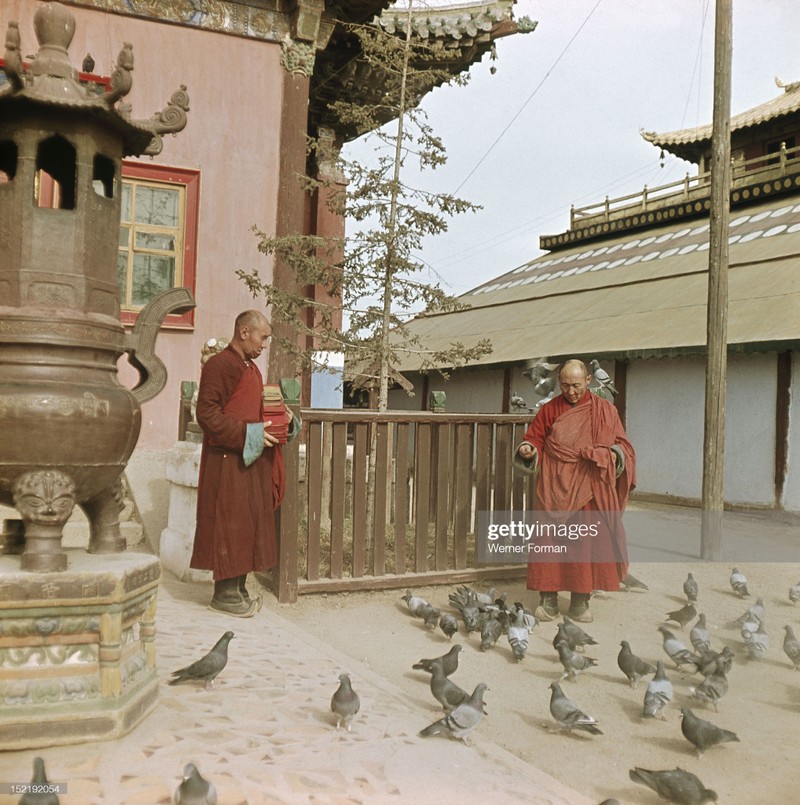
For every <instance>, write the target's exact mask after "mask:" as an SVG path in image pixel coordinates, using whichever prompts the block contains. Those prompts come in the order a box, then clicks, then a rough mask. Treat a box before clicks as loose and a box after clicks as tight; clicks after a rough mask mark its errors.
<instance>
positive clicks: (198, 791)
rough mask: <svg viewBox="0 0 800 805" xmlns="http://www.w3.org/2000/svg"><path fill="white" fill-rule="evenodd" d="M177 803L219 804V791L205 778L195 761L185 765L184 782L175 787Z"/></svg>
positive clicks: (175, 800)
mask: <svg viewBox="0 0 800 805" xmlns="http://www.w3.org/2000/svg"><path fill="white" fill-rule="evenodd" d="M173 802H174V803H175V805H217V791H216V789H215V788H214V786H213V785H212V784H211V783H209V782H208V780H206V779H204V778H203V777H202V776H201V775H200V772H199V771H197V766H195V765H194V763H187V764H186V765H185V766H184V767H183V782H181V784H180V785H179V786H178V787H177V788H176V789H175V795H174V796H173Z"/></svg>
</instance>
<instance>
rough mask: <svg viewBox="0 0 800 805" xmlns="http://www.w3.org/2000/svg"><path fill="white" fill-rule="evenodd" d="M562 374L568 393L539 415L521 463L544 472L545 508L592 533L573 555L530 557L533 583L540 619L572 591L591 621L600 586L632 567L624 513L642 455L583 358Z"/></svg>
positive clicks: (582, 617)
mask: <svg viewBox="0 0 800 805" xmlns="http://www.w3.org/2000/svg"><path fill="white" fill-rule="evenodd" d="M558 380H559V385H560V386H561V394H560V395H559V396H558V397H555V398H554V399H552V400H551V401H550V402H548V403H545V405H543V406H542V407H541V409H540V410H539V412H538V414H537V415H536V416H535V417H534V419H533V422H531V424H530V426H529V427H528V430H527V431H526V433H525V436H524V437H523V442H522V444H520V445H519V447H518V448H517V451H516V454H515V464H516V465H517V466H518V467H521V468H522V469H524V470H526V471H528V472H536V471H538V477H537V479H536V501H537V502H536V506H537V509H539V510H540V511H542V512H546V513H547V514H548V516H552V518H553V519H554V520H556V521H559V522H562V523H566V524H568V525H573V526H576V525H580V524H583V525H584V526H586V527H588V526H591V527H592V536H587V537H584V538H582V539H580V540H578V541H576V543H575V544H574V545H570V551H569V554H568V556H567V561H562V562H540V561H532V562H530V563H529V564H528V589H531V590H538V591H539V599H540V601H539V606H538V607H537V609H536V617H537V618H539V620H546V621H549V620H552V619H553V618H555V617H557V616H558V592H559V591H560V590H566V591H568V592H570V593H571V600H570V608H569V612H568V614H569V616H570V617H571V618H573V619H574V620H577V621H579V622H581V623H589V622H591V620H592V614H591V612H590V611H589V597H590V594H591V592H592V590H619V583H620V581H622V580H623V579H624V578H625V576H626V575H627V572H628V562H627V549H626V543H625V530H624V528H623V526H622V519H621V518H622V512H623V510H624V509H625V506H626V505H627V502H628V496H629V495H630V492H631V490H632V489H633V487H634V485H635V472H636V456H635V454H634V451H633V446H632V445H631V443H630V442H629V441H628V437H627V436H626V435H625V430H624V428H623V427H622V422H621V421H620V418H619V415H618V414H617V409H616V408H615V407H614V405H613V404H612V403H610V402H609V401H608V400H605V399H603V398H601V397H598V396H597V395H596V394H593V393H592V392H591V391H589V384H590V383H591V381H592V377H591V375H590V374H589V372H588V370H587V368H586V365H585V364H584V363H583V362H581V361H578V360H570V361H567V362H566V363H565V364H564V365H563V366H562V368H561V370H560V372H559V375H558ZM598 513H599V514H598ZM584 533H585V532H584Z"/></svg>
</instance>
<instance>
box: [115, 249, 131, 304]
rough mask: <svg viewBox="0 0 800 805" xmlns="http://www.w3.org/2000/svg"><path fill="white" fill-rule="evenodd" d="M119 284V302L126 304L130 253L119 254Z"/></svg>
mask: <svg viewBox="0 0 800 805" xmlns="http://www.w3.org/2000/svg"><path fill="white" fill-rule="evenodd" d="M117 282H118V283H119V301H120V302H121V303H122V304H123V305H124V304H126V300H125V293H126V289H127V287H128V253H127V252H117Z"/></svg>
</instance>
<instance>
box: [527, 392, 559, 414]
mask: <svg viewBox="0 0 800 805" xmlns="http://www.w3.org/2000/svg"><path fill="white" fill-rule="evenodd" d="M556 396H557V389H553V390H552V391H551V392H550V393H549V394H548V395H547V396H546V397H542V399H541V400H539V402H537V403H536V405H534V406H533V408H529V409H528V410H529V411H530V412H531V413H532V414H533V415H534V416H536V414H538V413H539V409H540V408H541V407H542V406H543V405H545V404H547V403H549V402H550V400H554V399H555V398H556Z"/></svg>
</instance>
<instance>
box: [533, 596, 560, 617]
mask: <svg viewBox="0 0 800 805" xmlns="http://www.w3.org/2000/svg"><path fill="white" fill-rule="evenodd" d="M533 614H534V615H535V616H536V618H537V619H538V620H540V621H551V620H553V618H557V617H558V593H557V592H555V593H545V592H540V593H539V606H538V607H536V610H535V611H534V613H533Z"/></svg>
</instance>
